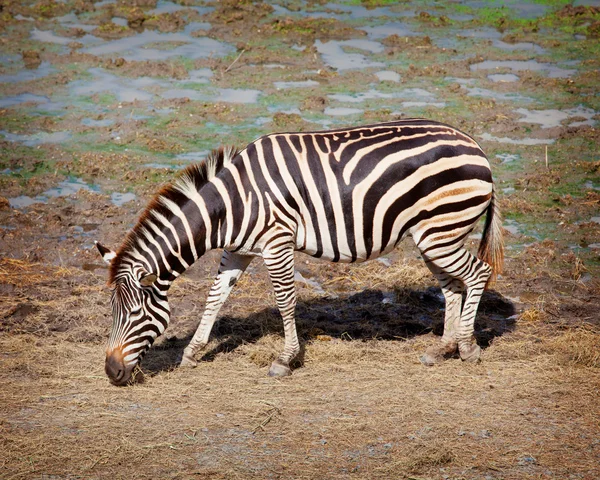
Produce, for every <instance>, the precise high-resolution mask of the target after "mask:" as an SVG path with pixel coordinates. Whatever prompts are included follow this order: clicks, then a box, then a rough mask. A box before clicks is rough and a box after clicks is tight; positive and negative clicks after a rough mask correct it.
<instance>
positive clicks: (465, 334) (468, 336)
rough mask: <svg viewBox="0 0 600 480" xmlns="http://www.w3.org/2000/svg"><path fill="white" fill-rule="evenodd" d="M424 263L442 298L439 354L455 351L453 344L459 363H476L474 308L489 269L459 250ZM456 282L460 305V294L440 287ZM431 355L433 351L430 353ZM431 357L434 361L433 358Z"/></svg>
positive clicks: (477, 353) (478, 354) (489, 272)
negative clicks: (442, 323)
mask: <svg viewBox="0 0 600 480" xmlns="http://www.w3.org/2000/svg"><path fill="white" fill-rule="evenodd" d="M425 261H426V263H427V265H428V266H429V268H430V269H431V270H432V271H433V272H434V273H435V274H436V277H437V278H438V280H440V284H441V286H442V291H443V292H444V297H445V298H446V321H445V323H444V335H443V336H442V345H443V347H441V351H442V352H443V351H444V350H443V349H447V348H454V349H455V345H456V344H458V350H459V353H460V358H461V359H462V360H464V361H467V362H477V361H478V360H479V356H480V354H481V348H480V347H479V346H478V345H477V342H476V340H475V336H474V335H473V332H474V326H475V315H476V314H477V308H478V306H479V301H480V300H481V295H482V294H483V291H484V289H485V285H486V283H487V281H488V279H489V278H490V275H491V273H492V268H491V267H490V265H488V264H487V263H486V262H484V261H482V260H480V259H479V258H477V257H476V256H475V255H473V254H471V253H470V252H468V251H467V250H465V249H464V248H462V247H461V248H459V249H458V250H457V251H456V252H455V253H453V254H450V255H445V256H442V257H439V258H426V260H425ZM444 279H446V280H444ZM445 282H447V283H445ZM459 282H460V283H461V284H463V285H464V287H465V289H466V297H465V300H464V303H462V302H461V301H462V293H461V294H458V291H455V292H450V291H449V290H448V288H444V287H445V286H446V287H447V286H448V285H455V286H456V285H458V284H459ZM455 288H456V287H455ZM461 292H462V290H461ZM461 303H462V308H461ZM458 311H459V312H460V314H459V316H458V317H457V313H456V312H458ZM453 318H454V319H455V320H454V322H452V319H453ZM448 327H450V328H451V330H450V332H448V334H447V333H446V329H447V328H448ZM452 327H453V328H452ZM454 351H455V350H454ZM437 352H438V353H439V352H440V347H438V348H437ZM428 353H429V352H428ZM434 353H436V352H435V351H434ZM424 357H425V360H430V358H429V356H428V355H427V353H426V354H425V356H424ZM432 357H433V358H434V356H432ZM423 363H426V364H428V363H427V362H426V361H423Z"/></svg>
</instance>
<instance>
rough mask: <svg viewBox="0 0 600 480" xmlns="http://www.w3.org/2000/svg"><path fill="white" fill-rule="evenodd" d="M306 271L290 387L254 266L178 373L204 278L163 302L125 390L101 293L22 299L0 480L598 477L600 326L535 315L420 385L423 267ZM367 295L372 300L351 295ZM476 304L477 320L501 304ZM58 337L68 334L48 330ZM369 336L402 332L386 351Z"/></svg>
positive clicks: (535, 308)
mask: <svg viewBox="0 0 600 480" xmlns="http://www.w3.org/2000/svg"><path fill="white" fill-rule="evenodd" d="M301 258H302V257H301ZM213 261H216V257H215V258H214V259H213ZM301 266H302V269H303V272H304V273H303V274H304V276H305V277H306V278H314V279H316V280H319V279H324V282H323V283H324V284H325V283H326V284H327V285H326V288H325V290H326V292H328V294H329V295H331V296H330V297H329V298H323V296H322V295H317V294H316V293H315V291H314V289H313V288H312V287H311V286H310V285H306V284H299V291H300V302H299V319H298V323H299V329H300V334H301V336H302V338H303V343H304V345H305V348H304V351H303V354H302V359H301V361H300V362H299V363H298V364H297V368H296V370H295V372H294V375H293V376H292V377H289V378H283V379H273V378H268V377H267V376H266V371H267V368H268V365H269V363H270V362H271V361H272V359H273V358H274V357H275V356H276V355H277V354H278V353H279V351H280V349H281V348H282V345H283V338H282V334H281V325H280V320H279V318H278V315H277V314H276V313H275V311H274V309H273V305H274V301H273V298H272V293H271V289H270V285H269V280H268V277H267V275H266V272H265V271H264V269H263V268H262V267H260V266H258V265H257V266H256V267H255V270H254V271H253V273H251V274H250V275H248V276H245V277H242V280H241V282H240V284H239V286H238V287H237V289H236V291H235V293H234V294H233V295H232V298H231V300H230V302H228V304H226V306H225V308H224V310H223V318H222V320H221V321H220V322H219V323H218V324H217V326H216V327H215V339H214V340H213V341H212V342H211V344H210V345H209V347H208V350H209V352H207V356H206V357H205V358H204V361H202V362H201V363H200V365H199V367H197V368H196V369H191V370H187V369H178V368H175V366H176V363H177V357H178V355H179V354H180V352H181V349H182V348H183V346H184V345H185V342H186V337H187V336H189V334H190V333H191V332H192V331H193V329H194V328H195V324H196V322H197V321H198V319H199V316H200V313H201V311H202V303H201V301H200V302H197V301H196V299H197V298H202V299H203V298H204V297H205V295H206V292H207V290H208V288H209V286H210V283H211V281H212V280H211V278H210V275H209V274H208V272H209V271H210V270H211V269H212V266H211V267H210V268H206V269H205V270H202V271H197V272H196V274H195V275H192V276H191V277H187V278H185V279H182V281H180V282H178V283H177V284H176V285H175V286H174V288H173V290H172V292H171V293H172V295H171V303H172V305H173V308H174V315H175V319H174V321H173V325H172V328H171V329H170V330H169V332H170V334H169V335H170V337H168V338H166V339H164V340H163V341H162V342H161V343H160V344H158V345H157V346H156V347H155V348H154V349H153V350H151V352H150V353H149V354H148V356H147V358H146V362H145V366H144V370H145V381H144V382H143V383H140V384H136V385H133V386H131V387H127V388H121V389H119V388H116V387H112V386H110V385H109V383H108V381H107V380H106V378H105V376H104V373H103V350H104V349H103V342H104V338H105V336H106V334H107V332H108V328H109V324H110V319H109V318H108V305H107V302H108V292H107V291H106V289H105V287H104V286H103V276H101V275H94V274H80V275H79V277H77V278H70V277H58V279H56V277H53V278H55V280H54V282H53V283H52V284H51V285H49V284H47V283H46V282H44V281H43V280H44V279H42V278H40V279H38V280H39V281H38V283H32V282H29V285H30V290H23V291H22V292H21V293H22V295H23V296H22V297H20V298H19V299H20V302H21V303H23V302H24V298H29V300H27V301H28V302H30V303H31V304H33V305H35V306H37V307H39V309H38V310H37V311H36V312H30V313H27V314H26V315H23V317H22V318H21V320H20V322H19V324H18V328H17V326H14V325H13V327H11V328H9V329H8V330H6V329H5V330H4V331H3V332H0V352H2V353H1V354H0V382H1V384H2V385H3V387H2V388H1V389H0V403H1V404H2V405H3V408H2V413H1V417H0V418H1V423H0V429H1V432H2V434H1V438H0V449H1V450H2V452H3V454H2V459H1V460H0V476H1V477H2V478H43V476H44V475H45V476H52V475H55V476H58V477H59V478H61V477H67V476H69V475H71V476H74V477H83V478H105V477H111V478H132V477H136V478H144V477H147V478H159V477H160V478H191V477H196V478H211V479H213V478H216V479H248V478H261V479H262V478H293V479H296V478H297V479H313V478H314V479H317V478H319V479H320V478H332V479H336V478H340V479H342V478H349V477H354V478H369V479H373V478H385V479H387V478H394V479H396V478H399V479H402V478H404V479H409V478H413V479H414V478H469V479H484V478H489V477H493V478H506V479H512V478H515V479H516V478H519V479H520V478H539V477H540V476H541V477H542V478H543V477H544V476H546V477H554V478H565V477H567V476H568V475H572V474H576V475H578V476H579V477H580V478H596V477H598V476H599V475H600V470H599V469H598V464H597V462H595V461H594V454H593V452H594V451H595V450H594V449H596V448H597V446H595V445H596V444H595V443H594V442H595V441H596V440H595V439H597V433H598V425H597V418H598V415H599V414H600V408H599V407H598V402H597V395H598V388H599V387H600V365H599V354H598V351H599V349H598V338H599V334H598V332H597V331H596V330H595V327H589V328H581V327H577V328H571V327H568V326H564V328H563V330H559V331H556V329H554V330H551V329H550V326H551V324H550V323H548V322H549V320H550V319H552V318H553V317H552V315H550V316H548V314H547V313H545V310H546V309H547V307H548V306H549V304H551V305H550V306H552V307H554V300H553V299H551V301H548V300H546V301H538V302H536V303H535V304H531V305H529V306H528V308H526V309H525V311H524V312H523V313H522V314H521V316H520V317H519V319H518V320H517V325H516V330H515V331H513V332H512V333H510V332H508V331H506V332H504V334H503V335H502V334H499V333H497V334H496V336H495V337H494V338H493V339H492V341H491V346H490V347H489V348H487V349H486V350H485V352H484V356H483V363H481V364H479V365H467V364H462V363H461V362H460V361H459V360H456V359H453V360H449V361H447V362H446V363H444V364H442V365H440V366H437V367H434V368H425V367H423V366H422V365H421V364H420V362H419V360H418V356H419V354H420V353H422V352H423V350H424V349H425V348H427V346H429V345H430V344H431V343H432V342H434V341H435V340H436V336H435V335H433V334H431V333H427V334H425V333H426V332H427V331H428V330H426V329H422V330H420V331H419V330H415V331H412V330H406V325H409V324H410V322H411V321H412V320H411V319H412V316H414V315H434V316H435V315H437V317H436V319H437V320H436V321H439V320H441V316H440V315H439V308H440V303H439V300H435V299H434V297H429V296H428V295H429V293H428V292H429V290H428V285H431V278H430V277H428V276H427V272H426V270H425V269H424V267H422V266H420V267H419V266H417V265H416V264H413V262H412V261H408V262H407V263H406V264H405V265H403V264H400V263H399V262H393V263H392V265H391V266H390V267H386V266H385V265H382V264H373V263H372V264H370V265H369V264H365V265H358V266H351V267H348V266H340V267H339V269H338V270H337V271H336V268H337V267H329V266H328V267H325V266H324V265H323V264H320V263H316V264H310V265H306V264H301ZM26 271H27V272H30V273H32V272H33V269H30V270H26ZM345 275H347V277H345ZM415 285H416V287H415ZM361 286H362V287H363V288H364V287H365V286H367V287H369V288H370V289H371V290H370V291H371V292H372V293H368V294H362V293H356V292H357V291H358V292H360V290H361ZM497 288H498V289H499V290H502V288H504V286H503V285H502V284H500V285H498V287H497ZM355 289H356V290H355ZM378 289H381V290H383V291H384V292H385V291H392V292H396V301H395V302H394V303H393V304H383V303H382V302H381V298H382V297H381V296H378V294H377V290H378ZM27 292H29V293H27ZM33 292H35V293H33ZM336 295H337V296H336ZM357 295H358V297H357ZM27 296H28V297H27ZM356 298H358V300H352V299H356ZM486 298H487V299H486V300H485V301H484V304H483V308H482V312H483V313H482V315H481V317H482V320H485V318H487V317H486V316H487V315H488V314H487V313H485V312H486V311H487V310H492V311H497V310H496V308H497V307H499V306H500V307H501V305H502V304H501V303H498V299H497V298H496V297H493V296H492V297H486ZM405 303H406V304H405ZM436 312H437V313H436ZM13 316H14V314H13V315H12V316H11V315H9V316H8V317H7V318H6V319H5V326H6V325H8V324H7V323H6V321H7V320H10V319H11V318H12V317H13ZM53 318H54V320H52V319H53ZM346 321H347V322H348V323H344V322H346ZM61 322H62V323H63V324H64V325H66V326H67V327H68V328H66V329H62V330H61V329H59V330H52V328H50V327H46V328H42V326H43V325H50V326H52V325H59V324H61ZM379 322H387V323H391V324H394V322H396V323H395V325H396V326H393V327H389V328H391V330H387V332H388V334H389V335H388V336H387V337H386V338H388V339H383V340H382V339H381V336H380V333H381V331H382V330H381V329H380V328H379V327H378V326H377V325H378V323H379ZM9 323H10V322H9ZM339 325H342V326H341V327H339V329H338V326H339ZM373 325H375V327H376V328H375V327H373ZM483 325H486V324H485V323H484V324H483ZM26 326H29V327H32V328H30V329H28V328H25V327H26ZM34 326H35V328H33V327H34ZM485 328H487V327H485ZM407 331H408V332H413V333H409V334H405V333H402V332H407ZM349 332H351V333H349ZM390 332H391V333H390ZM395 334H398V335H395ZM211 351H212V353H211ZM548 472H551V473H548Z"/></svg>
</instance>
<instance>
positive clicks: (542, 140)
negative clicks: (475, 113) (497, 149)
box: [481, 133, 555, 145]
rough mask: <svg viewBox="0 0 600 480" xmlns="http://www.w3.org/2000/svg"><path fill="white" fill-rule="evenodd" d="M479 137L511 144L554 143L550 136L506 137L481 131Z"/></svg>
mask: <svg viewBox="0 0 600 480" xmlns="http://www.w3.org/2000/svg"><path fill="white" fill-rule="evenodd" d="M481 139H482V140H485V141H488V142H500V143H509V144H511V145H551V144H553V143H554V141H555V140H554V139H552V138H508V137H494V136H493V135H491V134H489V133H482V134H481Z"/></svg>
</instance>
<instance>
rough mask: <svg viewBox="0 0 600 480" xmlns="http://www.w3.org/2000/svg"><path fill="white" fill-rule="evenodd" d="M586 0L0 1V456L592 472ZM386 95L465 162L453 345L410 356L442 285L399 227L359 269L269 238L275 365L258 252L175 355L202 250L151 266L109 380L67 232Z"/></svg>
mask: <svg viewBox="0 0 600 480" xmlns="http://www.w3.org/2000/svg"><path fill="white" fill-rule="evenodd" d="M588 3H589V2H588ZM588 3H585V2H583V3H577V4H576V5H575V6H573V5H571V4H570V3H569V2H563V1H548V2H539V1H538V2H535V3H534V2H532V3H526V2H525V3H524V2H520V3H517V2H511V3H509V5H508V7H504V8H502V7H501V6H499V5H498V4H497V3H493V2H491V3H489V4H482V2H467V3H466V4H458V3H456V4H455V3H450V2H449V3H447V4H443V3H442V2H425V1H424V2H410V3H408V2H386V1H379V2H378V1H368V2H362V3H360V2H357V1H346V2H341V3H339V4H325V3H320V2H309V3H304V2H297V1H295V0H282V1H279V2H265V3H260V2H251V1H244V2H234V1H229V0H227V1H220V2H211V1H198V2H196V1H194V0H183V1H178V2H164V1H159V2H156V0H154V1H153V0H149V1H142V0H137V1H136V2H122V1H117V2H110V1H105V2H92V1H89V0H68V1H66V2H54V1H52V0H41V1H31V2H15V1H10V0H5V1H3V2H0V17H1V21H0V34H1V35H0V59H1V60H2V63H1V68H0V477H1V478H6V479H13V478H15V479H17V478H23V479H32V478H40V479H41V478H44V479H50V478H52V479H67V478H69V479H71V478H73V479H74V478H86V479H88V478H89V479H94V478H134V477H135V478H207V479H249V478H257V479H287V478H291V479H322V478H331V479H338V478H339V479H345V478H364V479H374V478H381V479H415V480H417V479H418V480H424V479H444V480H447V479H456V480H458V479H481V480H483V479H485V480H491V479H529V478H531V479H533V478H535V479H586V480H587V479H596V478H600V402H599V401H598V399H599V398H600V397H599V395H600V314H599V312H600V173H599V170H600V155H599V151H598V143H599V141H600V133H599V130H598V122H599V121H600V114H599V112H600V96H598V91H599V87H600V81H599V78H600V75H599V69H600V46H599V45H600V44H599V42H598V37H599V31H600V27H599V25H600V10H599V7H598V5H597V4H594V3H593V2H591V3H589V5H591V6H586V5H588ZM119 42H129V43H119ZM486 62H487V63H486ZM404 116H422V117H428V118H432V119H435V120H439V121H444V122H447V123H450V124H453V125H455V126H457V127H459V128H461V129H463V130H464V131H466V132H468V133H470V134H472V135H473V136H474V138H476V139H477V140H478V141H479V142H480V143H481V145H482V147H483V149H484V151H486V152H487V153H488V156H489V158H490V162H491V164H492V168H493V172H494V177H495V179H496V183H497V186H498V189H499V192H500V199H501V209H502V211H503V214H504V218H505V224H504V225H505V240H506V257H507V258H506V262H505V267H504V273H503V274H502V275H501V276H500V277H499V279H498V281H497V282H496V283H495V284H494V285H493V286H492V287H491V289H490V290H488V291H487V292H486V293H485V294H484V297H483V300H482V303H481V307H480V312H479V314H478V319H477V324H476V336H477V339H478V341H479V343H480V345H482V346H483V347H484V351H483V355H482V361H481V362H480V363H478V364H476V365H470V364H463V363H462V362H461V361H460V360H459V359H458V358H454V359H450V360H448V361H446V362H445V363H443V364H441V365H439V366H435V367H431V368H427V367H424V366H423V365H421V363H420V362H419V355H420V354H421V353H422V352H423V351H424V350H425V349H426V348H427V347H428V346H429V345H431V344H432V343H433V342H435V341H436V340H437V339H438V338H439V336H440V335H441V332H442V322H443V315H444V312H443V308H444V304H443V297H442V296H441V293H440V290H439V288H438V287H437V285H436V284H435V282H434V279H433V277H432V276H431V275H430V273H429V271H428V270H427V269H426V268H425V266H424V264H423V262H422V260H421V259H420V258H419V257H418V253H417V251H416V250H415V249H414V247H413V246H412V245H411V244H410V243H409V242H406V243H405V244H403V245H402V246H401V248H400V249H399V250H398V251H396V252H393V253H392V254H390V255H388V256H386V257H385V258H383V259H381V261H379V260H377V261H373V262H369V263H365V264H360V265H337V264H330V263H326V262H322V261H318V260H314V259H311V258H309V257H306V256H303V255H298V256H297V259H296V260H297V270H298V272H299V275H298V277H297V288H298V292H299V298H300V301H299V305H298V308H297V323H298V330H299V334H300V336H301V338H302V343H303V350H302V352H301V355H300V358H299V359H298V361H297V363H296V364H295V365H294V367H295V368H294V372H293V375H292V376H291V377H286V378H269V377H267V375H266V373H267V370H268V365H269V364H270V362H271V361H272V360H273V359H274V358H275V356H276V355H277V354H278V353H279V351H280V349H281V348H282V346H283V328H282V325H281V321H280V318H279V314H278V312H277V311H276V309H275V301H274V297H273V294H272V292H271V286H270V283H269V280H268V276H267V273H266V270H265V268H264V266H263V265H262V264H261V262H260V259H257V260H255V261H254V263H253V264H252V265H251V266H250V268H249V270H248V272H247V274H246V275H245V276H244V277H242V279H241V281H240V283H239V284H238V286H237V287H236V289H235V290H234V292H233V294H232V295H231V298H230V299H229V301H228V302H227V303H226V305H225V306H224V307H223V310H222V312H221V316H220V318H221V319H220V321H219V322H218V324H217V325H216V326H215V328H214V330H213V335H212V341H211V343H210V344H209V346H208V348H207V351H206V353H205V355H204V357H203V358H202V361H200V362H199V366H198V367H197V368H195V369H179V368H177V365H178V361H179V359H180V357H181V353H182V350H183V348H184V346H185V345H186V343H187V342H188V341H189V339H190V338H191V335H192V334H193V332H194V330H195V327H196V325H197V322H198V321H199V319H200V316H201V314H202V311H203V306H204V301H205V298H206V295H207V293H208V290H209V288H210V285H211V283H212V277H213V275H214V274H215V272H216V269H217V266H218V260H219V257H220V252H210V253H209V254H207V255H206V256H205V257H204V258H202V259H201V260H200V261H198V262H197V264H196V265H194V266H193V267H192V268H191V269H190V270H189V271H188V272H187V273H186V275H185V276H183V277H182V278H181V279H179V280H178V281H177V282H176V283H175V284H174V286H173V287H172V289H171V291H170V304H171V308H172V321H171V326H170V327H169V329H168V330H167V332H166V334H165V335H164V336H163V338H161V339H159V341H158V342H157V344H156V345H155V346H154V347H153V348H152V349H151V350H150V352H149V353H148V355H147V356H146V358H145V359H144V362H143V366H142V372H140V373H139V375H138V377H137V380H138V381H137V382H136V383H135V384H133V385H130V386H127V387H123V388H117V387H114V386H112V385H110V384H109V382H108V379H107V378H106V376H105V374H104V346H105V342H106V339H107V337H108V334H109V331H110V326H111V318H110V307H109V297H110V288H109V287H108V286H107V285H106V275H107V270H106V268H105V267H104V266H103V264H102V261H101V259H100V258H99V256H98V254H97V252H96V251H95V249H94V247H93V240H95V239H97V240H100V241H102V242H103V243H106V244H108V245H110V246H112V247H117V246H118V245H119V243H120V242H121V241H122V240H123V238H124V237H125V234H126V232H127V230H128V229H129V228H131V227H132V226H133V225H134V223H135V221H136V218H137V217H138V216H139V214H140V213H141V211H142V209H143V208H144V206H145V205H146V203H147V202H148V201H149V200H150V198H151V197H152V193H153V192H155V191H156V190H157V189H158V188H159V187H160V185H161V184H163V183H165V182H168V181H171V180H172V179H173V178H175V177H176V175H177V171H178V170H179V169H180V168H181V167H182V166H185V165H186V164H187V163H189V162H190V161H197V160H200V159H201V158H202V156H203V155H204V154H205V152H206V151H208V150H210V149H211V148H215V147H217V146H219V145H220V144H234V145H237V146H240V147H242V146H244V145H245V144H246V143H247V142H249V141H251V140H253V139H254V138H256V137H257V136H259V135H262V134H264V133H269V132H272V131H284V130H304V131H305V130H311V129H323V128H329V127H335V126H340V125H357V124H360V123H373V122H377V121H385V120H391V119H394V118H400V117H404ZM470 242H471V244H472V246H473V249H475V248H476V245H477V242H478V240H477V238H476V237H474V238H472V239H470Z"/></svg>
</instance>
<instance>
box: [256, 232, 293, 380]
mask: <svg viewBox="0 0 600 480" xmlns="http://www.w3.org/2000/svg"><path fill="white" fill-rule="evenodd" d="M263 257H264V261H265V265H266V266H267V270H268V271H269V276H270V277H271V282H272V283H273V290H274V291H275V299H276V301H277V307H278V308H279V312H280V313H281V316H282V318H283V330H284V333H285V346H284V348H283V352H282V353H281V355H279V357H277V359H276V360H275V361H273V363H272V364H271V368H270V369H269V376H271V377H284V376H287V375H291V374H292V370H291V369H290V362H291V361H292V360H293V359H294V358H295V357H296V355H298V352H300V344H299V342H298V334H297V333H296V320H295V315H294V314H295V309H296V286H295V285H294V247H293V244H291V243H286V244H278V245H276V246H272V247H270V249H269V251H268V252H264V253H263Z"/></svg>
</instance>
